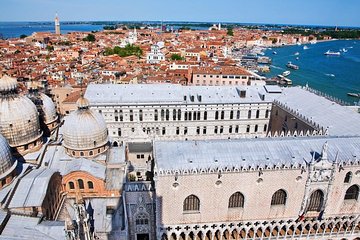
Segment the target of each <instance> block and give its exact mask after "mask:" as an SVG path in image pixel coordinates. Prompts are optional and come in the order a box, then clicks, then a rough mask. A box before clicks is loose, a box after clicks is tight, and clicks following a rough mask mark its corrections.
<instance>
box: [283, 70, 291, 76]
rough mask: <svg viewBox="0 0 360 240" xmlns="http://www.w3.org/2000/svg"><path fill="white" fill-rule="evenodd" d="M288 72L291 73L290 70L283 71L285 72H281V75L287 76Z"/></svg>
mask: <svg viewBox="0 0 360 240" xmlns="http://www.w3.org/2000/svg"><path fill="white" fill-rule="evenodd" d="M290 73H291V72H290V71H285V72H283V74H282V75H283V76H284V77H287V76H289V75H290Z"/></svg>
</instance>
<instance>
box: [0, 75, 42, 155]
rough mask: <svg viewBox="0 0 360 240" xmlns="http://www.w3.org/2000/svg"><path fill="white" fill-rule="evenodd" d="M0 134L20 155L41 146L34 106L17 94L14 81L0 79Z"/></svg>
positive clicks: (40, 133)
mask: <svg viewBox="0 0 360 240" xmlns="http://www.w3.org/2000/svg"><path fill="white" fill-rule="evenodd" d="M0 93H1V95H0V133H1V134H2V135H3V136H4V137H5V138H6V139H7V141H8V142H9V145H10V146H11V147H14V148H16V149H17V151H18V152H19V153H20V154H21V153H26V152H28V151H31V150H33V149H35V148H36V149H38V148H39V147H40V146H41V136H42V132H41V130H40V124H39V115H38V112H37V108H36V106H35V104H34V103H33V102H32V101H31V100H30V99H29V98H27V97H26V96H23V95H20V94H18V93H17V82H16V79H14V78H11V77H9V76H6V75H5V76H3V77H2V78H1V79H0Z"/></svg>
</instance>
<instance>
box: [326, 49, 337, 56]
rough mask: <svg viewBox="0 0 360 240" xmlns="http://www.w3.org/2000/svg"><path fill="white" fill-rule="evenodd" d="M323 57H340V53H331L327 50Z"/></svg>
mask: <svg viewBox="0 0 360 240" xmlns="http://www.w3.org/2000/svg"><path fill="white" fill-rule="evenodd" d="M324 55H327V56H340V55H341V53H340V52H332V51H330V50H327V52H325V53H324Z"/></svg>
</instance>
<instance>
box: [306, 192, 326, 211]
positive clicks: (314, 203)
mask: <svg viewBox="0 0 360 240" xmlns="http://www.w3.org/2000/svg"><path fill="white" fill-rule="evenodd" d="M323 202H324V193H323V192H322V191H321V190H316V191H314V192H313V193H312V194H311V196H310V200H309V204H308V207H307V211H316V212H320V210H321V207H322V205H323Z"/></svg>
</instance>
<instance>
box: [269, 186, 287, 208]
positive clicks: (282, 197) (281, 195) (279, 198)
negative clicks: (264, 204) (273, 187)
mask: <svg viewBox="0 0 360 240" xmlns="http://www.w3.org/2000/svg"><path fill="white" fill-rule="evenodd" d="M286 198H287V194H286V192H285V190H283V189H279V190H277V191H276V192H275V193H274V194H273V195H272V198H271V205H285V204H286Z"/></svg>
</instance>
